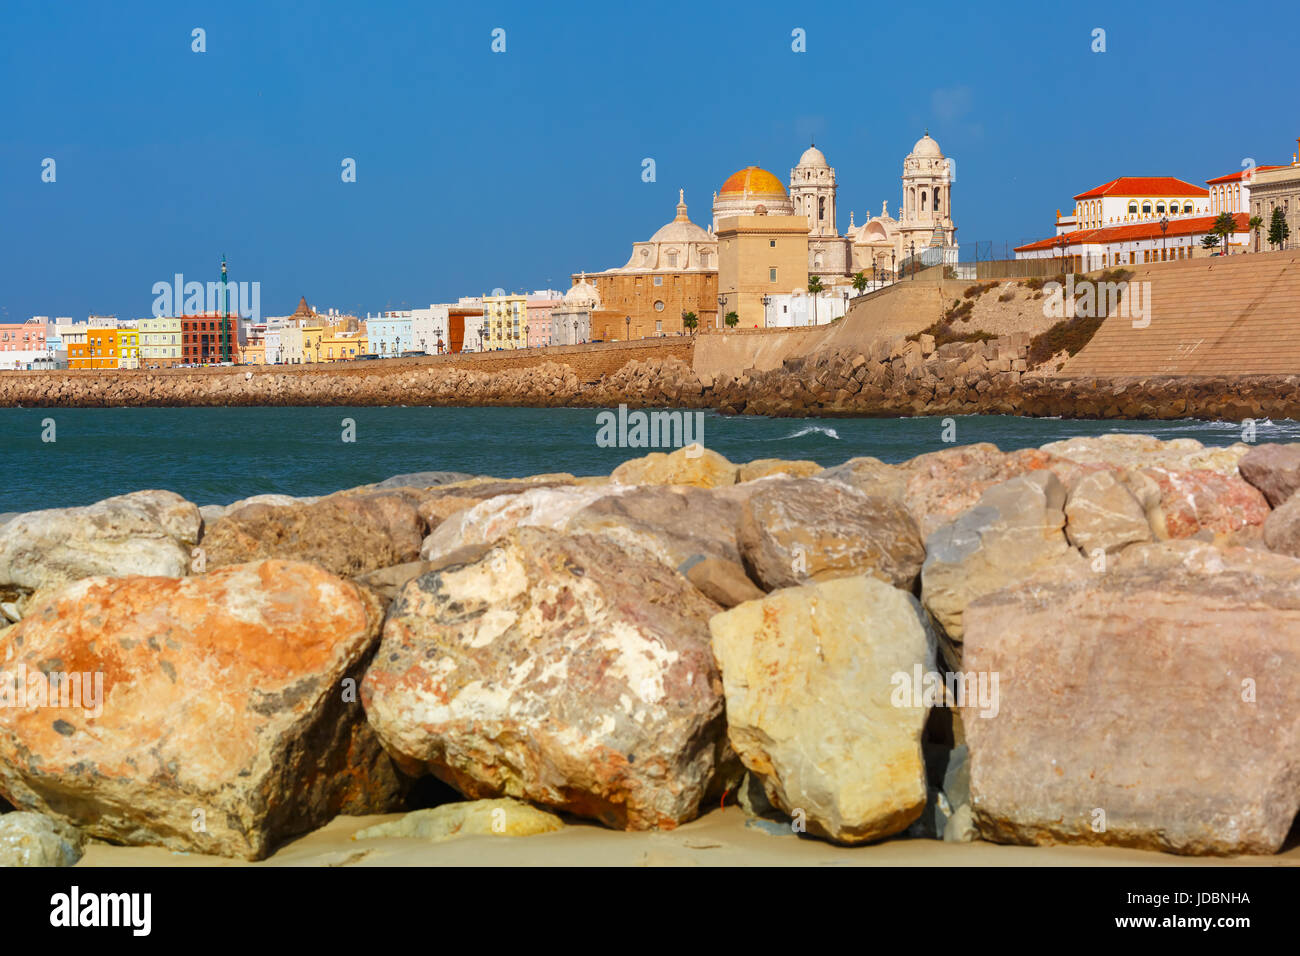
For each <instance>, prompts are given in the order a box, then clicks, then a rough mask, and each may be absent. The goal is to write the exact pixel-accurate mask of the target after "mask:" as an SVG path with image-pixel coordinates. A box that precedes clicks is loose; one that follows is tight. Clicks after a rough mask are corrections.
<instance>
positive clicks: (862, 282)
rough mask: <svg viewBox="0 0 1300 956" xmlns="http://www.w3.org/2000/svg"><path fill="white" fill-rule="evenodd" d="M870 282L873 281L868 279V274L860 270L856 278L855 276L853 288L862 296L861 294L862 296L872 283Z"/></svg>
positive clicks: (855, 275)
mask: <svg viewBox="0 0 1300 956" xmlns="http://www.w3.org/2000/svg"><path fill="white" fill-rule="evenodd" d="M870 281H871V280H870V279H868V278H867V274H866V273H865V272H863V271H862V270H861V269H859V270H858V271H857V272H856V273H855V274H854V276H853V288H854V289H855V290H856V291H857V293H858V295H861V294H862V291H863V290H864V289H866V287H867V285H868V284H869V283H870Z"/></svg>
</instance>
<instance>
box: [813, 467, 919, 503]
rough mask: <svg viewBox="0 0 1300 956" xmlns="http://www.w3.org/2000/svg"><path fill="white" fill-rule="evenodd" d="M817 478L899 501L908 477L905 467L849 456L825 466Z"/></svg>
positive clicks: (874, 495)
mask: <svg viewBox="0 0 1300 956" xmlns="http://www.w3.org/2000/svg"><path fill="white" fill-rule="evenodd" d="M817 477H819V478H823V479H826V480H829V481H838V482H840V483H842V484H846V485H851V486H853V487H854V488H856V489H858V491H861V492H863V493H865V494H868V495H871V496H873V497H877V498H881V497H883V498H897V499H899V500H900V501H901V500H902V498H903V493H904V491H905V490H906V489H907V480H908V478H909V477H910V475H909V473H908V470H907V468H905V467H903V466H901V465H890V464H886V463H885V462H883V461H881V460H880V459H879V458H870V457H861V458H850V459H849V460H848V461H846V462H844V464H842V465H836V466H834V467H833V468H827V469H825V470H824V471H822V472H821V473H820V474H818V476H817Z"/></svg>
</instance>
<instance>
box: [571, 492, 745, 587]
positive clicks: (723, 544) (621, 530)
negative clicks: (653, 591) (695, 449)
mask: <svg viewBox="0 0 1300 956" xmlns="http://www.w3.org/2000/svg"><path fill="white" fill-rule="evenodd" d="M607 490H609V489H607ZM617 490H618V493H617V494H602V495H600V496H599V497H597V498H596V499H595V500H593V501H592V502H591V503H590V504H588V505H586V506H585V507H583V508H582V509H581V510H579V511H577V512H575V513H574V514H573V515H572V516H571V517H569V518H567V519H566V520H565V521H564V523H563V525H562V528H561V530H565V531H568V532H570V533H571V534H579V533H591V534H603V535H608V536H610V537H613V538H615V539H617V540H619V541H623V542H627V543H631V544H634V545H637V546H639V547H642V548H645V549H646V550H647V551H650V552H652V553H653V554H654V555H655V556H656V557H658V558H659V560H661V561H663V562H664V563H665V564H667V565H669V566H670V567H677V566H679V565H680V564H682V563H683V562H684V561H687V560H689V559H691V558H692V557H694V556H696V555H707V556H709V557H715V558H720V559H722V560H725V561H729V562H732V563H735V564H739V563H740V546H739V545H738V544H737V542H736V531H737V525H738V524H739V523H740V514H741V500H740V498H739V497H737V496H736V495H734V494H725V493H719V492H713V491H706V490H704V489H702V488H693V487H690V486H658V485H646V486H643V487H636V488H627V489H622V488H620V489H617Z"/></svg>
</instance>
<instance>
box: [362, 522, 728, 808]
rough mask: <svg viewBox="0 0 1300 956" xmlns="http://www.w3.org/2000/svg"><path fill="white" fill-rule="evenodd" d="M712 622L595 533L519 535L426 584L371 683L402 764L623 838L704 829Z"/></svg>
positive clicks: (668, 579)
mask: <svg viewBox="0 0 1300 956" xmlns="http://www.w3.org/2000/svg"><path fill="white" fill-rule="evenodd" d="M716 611H718V606H717V605H716V604H714V603H712V602H711V601H708V600H707V599H705V598H704V597H703V596H702V595H701V594H700V593H699V592H698V591H696V590H695V588H693V587H692V586H691V585H690V584H689V583H688V582H687V581H686V580H685V579H684V578H683V577H682V576H681V575H679V574H677V573H676V572H675V571H673V570H672V569H671V568H668V567H666V566H664V565H663V564H661V563H660V562H659V561H658V560H656V559H655V558H654V557H653V556H652V555H650V554H649V553H646V552H642V551H634V550H632V549H630V548H625V547H623V546H620V545H619V544H617V543H616V542H614V541H613V540H611V539H609V538H606V537H604V536H600V535H572V536H569V535H562V534H559V533H556V532H553V531H548V530H544V529H540V528H530V527H522V528H518V529H516V530H514V531H512V532H510V533H509V534H508V535H507V536H506V537H505V538H504V539H503V540H501V541H499V542H498V543H497V544H496V545H495V546H494V547H492V548H491V549H490V550H489V551H488V552H487V553H486V554H484V555H483V557H482V558H481V559H479V560H478V561H477V562H474V563H472V564H468V565H461V566H456V567H451V568H447V569H444V570H442V571H438V572H435V573H432V574H428V575H424V576H423V577H420V578H417V579H416V580H414V581H412V582H411V583H410V584H408V585H407V587H406V589H405V590H404V591H403V592H402V594H401V596H400V597H399V598H398V599H397V601H396V602H395V603H394V604H393V606H392V608H391V609H390V610H389V616H388V621H387V623H386V624H385V626H384V637H383V642H382V644H381V646H380V649H379V652H378V654H377V655H376V657H375V663H374V664H373V665H372V666H371V668H370V670H369V672H368V673H367V674H366V679H365V681H364V683H363V685H362V691H363V700H364V701H365V705H366V712H367V715H368V717H369V720H370V722H371V724H372V725H373V726H374V728H375V730H376V731H378V733H379V735H380V737H381V738H382V739H383V741H384V744H385V746H386V747H387V748H388V750H389V751H390V752H391V753H393V754H394V755H396V756H397V757H398V758H399V760H400V761H401V763H402V766H404V767H405V768H407V769H408V770H409V771H410V772H412V773H416V772H419V771H421V770H427V771H430V772H432V773H434V774H435V775H437V776H438V777H439V778H440V779H442V780H443V781H444V782H446V783H449V784H451V785H452V786H454V787H455V788H456V789H458V790H459V791H460V792H461V793H463V794H465V795H466V796H468V797H471V798H483V797H499V796H511V797H518V798H520V799H526V800H529V801H531V802H533V803H536V804H540V805H542V806H546V807H553V808H556V809H559V810H564V811H567V812H570V813H574V814H577V815H579V816H585V817H593V818H595V819H597V820H600V821H601V822H602V823H605V824H606V825H608V826H612V827H618V828H626V829H646V828H654V827H661V828H670V827H674V826H676V825H677V824H679V823H683V822H685V821H687V820H689V819H691V818H692V817H694V816H695V815H696V814H697V813H698V812H699V809H700V804H701V801H702V800H704V799H705V798H706V795H708V794H710V787H711V785H712V784H713V782H714V777H715V774H716V773H717V771H718V770H719V765H720V761H721V760H722V759H723V758H724V756H725V754H726V748H725V730H724V717H723V705H722V697H721V693H720V685H719V683H718V676H717V671H716V669H715V667H714V664H713V660H712V656H711V655H710V653H709V647H708V623H707V622H708V619H709V617H711V616H712V615H713V614H714V613H715V612H716Z"/></svg>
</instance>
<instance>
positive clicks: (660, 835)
mask: <svg viewBox="0 0 1300 956" xmlns="http://www.w3.org/2000/svg"><path fill="white" fill-rule="evenodd" d="M400 818H401V814H388V815H383V816H369V817H337V818H335V819H334V820H333V821H331V822H330V823H329V824H328V825H326V826H324V827H322V828H321V829H319V830H316V831H314V832H312V833H309V834H307V835H306V836H303V837H300V838H298V839H296V840H293V841H290V842H289V843H286V844H285V845H283V846H281V847H280V848H279V849H278V850H276V852H275V853H273V854H272V855H271V856H270V857H269V858H267V859H266V860H262V861H260V862H257V863H248V862H246V861H243V860H232V859H225V858H222V857H216V856H203V855H201V854H193V853H173V852H171V851H169V850H166V849H163V848H161V847H125V846H111V845H109V844H107V843H98V842H95V843H90V844H88V845H87V847H86V854H85V856H84V857H83V858H82V860H81V863H80V864H79V865H80V866H94V867H114V866H1300V841H1295V840H1293V841H1292V843H1291V844H1290V845H1289V846H1288V847H1287V848H1286V849H1285V850H1283V852H1281V853H1279V854H1277V855H1275V856H1238V857H1188V856H1174V855H1172V854H1167V853H1153V852H1149V851H1145V850H1128V849H1122V848H1117V847H1089V846H1050V847H1025V846H1002V845H999V844H995V843H984V842H981V841H976V842H974V843H945V842H943V841H941V840H926V839H892V840H885V841H883V842H880V843H876V844H873V845H870V846H864V847H840V846H834V845H832V844H829V843H826V842H824V841H822V840H816V839H810V838H806V837H799V836H796V835H795V834H794V833H788V834H787V833H780V834H775V833H772V832H770V831H768V830H767V829H764V827H765V826H767V825H766V824H758V823H757V821H751V820H750V818H749V817H747V816H746V815H745V812H744V811H743V810H742V809H740V808H739V807H735V806H729V807H727V808H725V809H723V810H715V811H713V812H712V813H707V814H705V815H704V816H702V817H700V818H699V819H697V820H694V821H692V822H690V823H687V824H685V825H684V826H681V827H678V828H677V829H676V830H672V831H659V832H654V831H650V832H646V831H642V832H629V833H623V832H618V831H613V830H607V829H605V828H603V827H601V826H599V825H597V824H592V823H585V822H582V821H578V820H571V821H570V825H569V826H567V827H565V828H564V829H563V830H561V831H559V832H556V833H543V834H538V835H536V836H529V837H500V836H464V837H457V838H453V839H451V840H447V841H445V842H441V843H430V842H428V841H425V840H417V839H405V838H392V837H380V838H376V839H369V840H354V839H353V838H352V835H353V834H354V833H356V832H357V831H359V830H362V829H364V828H365V827H368V826H373V825H374V824H376V823H381V822H385V821H389V820H397V819H400ZM747 823H749V825H746V824H747Z"/></svg>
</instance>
